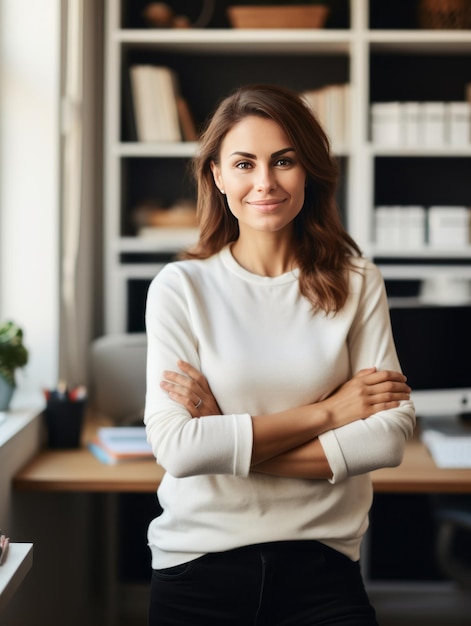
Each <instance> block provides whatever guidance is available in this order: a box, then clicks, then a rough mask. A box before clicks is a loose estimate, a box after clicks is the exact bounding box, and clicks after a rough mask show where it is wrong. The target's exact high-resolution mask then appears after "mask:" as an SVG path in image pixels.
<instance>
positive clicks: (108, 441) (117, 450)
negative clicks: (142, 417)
mask: <svg viewBox="0 0 471 626" xmlns="http://www.w3.org/2000/svg"><path fill="white" fill-rule="evenodd" d="M88 447H89V449H90V451H91V452H92V453H93V454H94V455H95V456H96V458H97V459H98V460H99V461H101V462H102V463H106V464H108V465H115V464H117V463H123V462H126V461H138V460H144V459H153V458H154V455H153V453H152V448H151V446H150V444H149V443H148V441H147V438H146V430H145V428H144V426H109V427H102V428H99V429H98V432H97V436H96V437H95V439H94V440H93V441H92V442H91V443H90V444H89V446H88Z"/></svg>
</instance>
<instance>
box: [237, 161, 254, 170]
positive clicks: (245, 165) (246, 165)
mask: <svg viewBox="0 0 471 626" xmlns="http://www.w3.org/2000/svg"><path fill="white" fill-rule="evenodd" d="M236 167H237V168H238V169H239V170H247V169H249V168H251V167H252V164H251V163H249V162H248V161H241V162H240V163H236Z"/></svg>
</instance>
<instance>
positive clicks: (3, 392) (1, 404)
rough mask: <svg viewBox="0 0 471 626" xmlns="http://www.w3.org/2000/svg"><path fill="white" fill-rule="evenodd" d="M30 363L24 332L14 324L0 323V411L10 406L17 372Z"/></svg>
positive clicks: (9, 322) (8, 322)
mask: <svg viewBox="0 0 471 626" xmlns="http://www.w3.org/2000/svg"><path fill="white" fill-rule="evenodd" d="M27 362H28V350H27V349H26V348H25V346H24V345H23V331H22V329H21V328H20V327H19V326H17V325H16V324H15V323H14V322H11V321H3V322H0V411H5V410H6V409H8V407H9V406H10V400H11V397H12V395H13V391H14V389H15V387H16V381H15V371H16V369H17V368H19V367H23V366H24V365H26V363H27Z"/></svg>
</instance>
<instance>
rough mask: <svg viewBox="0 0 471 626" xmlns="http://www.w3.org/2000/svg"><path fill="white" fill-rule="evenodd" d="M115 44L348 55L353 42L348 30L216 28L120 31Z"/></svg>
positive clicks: (200, 51)
mask: <svg viewBox="0 0 471 626" xmlns="http://www.w3.org/2000/svg"><path fill="white" fill-rule="evenodd" d="M114 40H115V42H116V43H121V44H124V45H128V46H137V47H145V48H152V49H155V50H164V51H171V52H182V53H189V52H192V53H196V54H206V53H208V52H209V53H213V54H214V53H216V52H224V53H237V52H239V51H240V52H243V53H244V54H246V53H247V52H250V53H257V52H259V51H260V52H262V53H264V54H266V53H273V52H275V53H279V46H280V45H282V46H283V54H289V53H293V52H294V53H299V52H301V53H303V54H305V53H306V52H316V53H323V54H329V53H330V54H338V53H343V54H348V53H349V52H350V46H351V43H352V41H353V37H352V34H351V33H350V32H348V31H341V30H338V31H337V30H336V31H324V30H312V29H309V30H308V29H306V30H304V29H297V30H296V37H293V31H292V30H290V29H276V30H275V29H250V30H245V29H239V30H237V29H227V28H226V29H222V28H221V29H213V30H186V29H185V30H167V31H165V30H164V31H163V30H126V29H123V30H120V31H118V32H117V33H116V35H115V38H114Z"/></svg>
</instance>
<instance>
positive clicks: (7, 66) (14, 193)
mask: <svg viewBox="0 0 471 626" xmlns="http://www.w3.org/2000/svg"><path fill="white" fill-rule="evenodd" d="M59 61H60V0H0V318H2V319H4V318H11V319H13V320H14V321H15V322H16V323H18V324H19V325H21V326H22V327H23V330H24V332H25V343H26V345H27V347H28V348H29V350H30V361H29V363H28V365H27V367H26V368H25V369H24V370H23V371H21V372H19V375H18V376H17V383H18V387H19V391H20V392H21V391H22V392H24V393H27V392H33V393H36V392H37V391H38V389H41V387H45V386H46V387H51V386H54V385H55V384H56V382H57V375H58V341H59V295H58V294H59V265H58V263H59V235H58V233H59V192H60V186H59V132H60V129H59V104H58V103H59V93H60V92H59V85H60V75H59V71H60V68H59ZM18 395H20V394H18V393H17V394H15V397H17V396H18Z"/></svg>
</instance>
